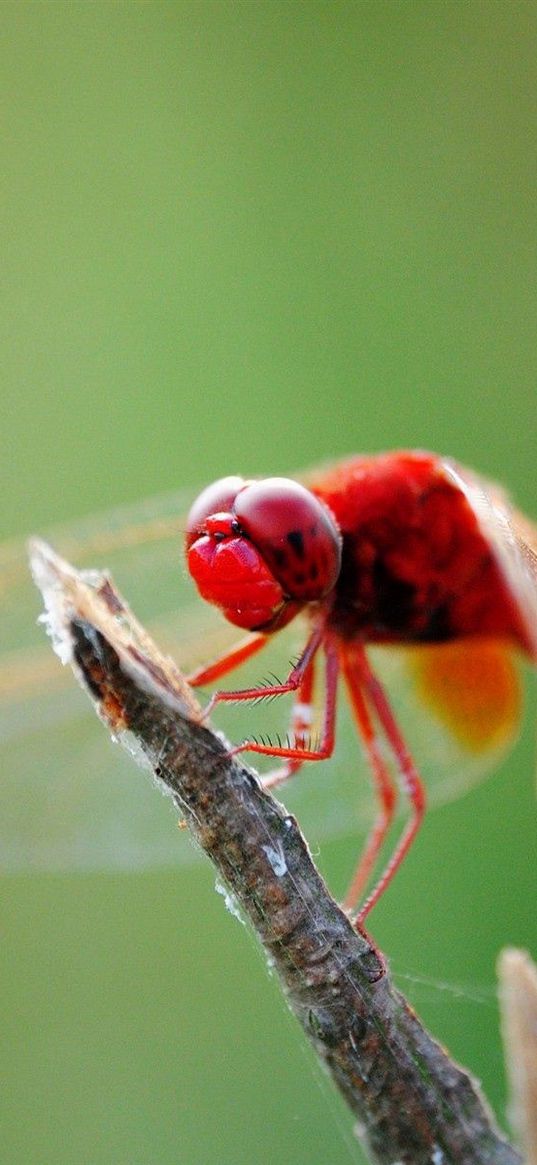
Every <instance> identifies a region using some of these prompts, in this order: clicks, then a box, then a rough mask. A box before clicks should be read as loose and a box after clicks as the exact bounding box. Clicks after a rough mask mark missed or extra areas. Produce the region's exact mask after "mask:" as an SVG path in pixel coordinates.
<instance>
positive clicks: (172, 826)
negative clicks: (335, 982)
mask: <svg viewBox="0 0 537 1165" xmlns="http://www.w3.org/2000/svg"><path fill="white" fill-rule="evenodd" d="M191 503H192V495H188V494H184V493H180V494H176V495H169V496H167V497H164V498H156V499H149V500H146V501H144V502H143V503H141V504H140V505H139V506H132V507H123V508H119V509H117V510H114V511H112V512H110V513H107V514H100V515H96V516H95V517H92V518H90V519H86V520H84V521H82V522H80V523H73V524H70V525H66V526H63V527H61V528H57V529H56V530H52V531H49V532H45V536H46V537H47V538H48V539H49V540H50V541H51V543H52V545H53V546H54V547H55V548H56V549H57V550H58V551H59V552H60V553H63V554H65V555H66V556H69V557H71V558H72V560H73V561H74V563H75V564H76V565H77V566H80V567H88V568H90V567H92V568H93V567H99V568H107V569H108V568H109V569H110V572H111V573H112V574H113V575H114V578H115V581H116V582H117V584H118V585H119V587H120V589H121V590H122V592H123V593H124V595H125V596H126V598H127V599H128V602H129V604H130V605H131V606H132V607H133V609H134V610H135V612H136V614H137V615H138V616H139V617H140V618H141V619H142V620H144V621H146V622H147V624H148V625H149V629H150V631H151V632H152V633H154V634H155V636H156V638H157V639H158V641H159V642H160V643H161V644H162V645H163V646H164V647H165V649H167V650H168V651H169V652H170V653H172V654H173V655H174V657H175V658H176V660H177V662H178V664H179V665H180V666H184V667H185V669H186V670H189V669H191V668H192V667H193V666H196V665H198V664H200V663H202V662H205V661H206V660H207V659H208V658H210V657H211V656H212V655H216V654H218V653H219V652H220V651H222V650H223V649H224V648H225V647H226V645H228V644H229V643H230V642H231V641H232V640H233V636H234V633H233V629H232V628H231V627H226V624H225V623H224V621H223V620H222V619H221V616H220V615H219V612H217V611H213V610H211V608H210V607H209V606H208V605H207V604H206V603H202V602H201V601H200V600H199V598H198V597H197V596H196V594H195V590H194V588H193V585H192V582H191V580H190V579H189V578H188V575H187V571H186V567H185V564H184V558H183V551H182V542H183V538H184V532H185V529H186V515H187V514H188V511H189V506H190V505H191ZM0 602H1V609H2V614H1V621H2V667H1V668H0V750H1V776H0V868H2V869H4V870H9V871H14V870H29V869H30V870H31V869H35V870H37V871H39V870H73V869H114V868H116V869H144V868H150V867H154V866H159V865H160V866H162V865H171V864H176V863H182V862H191V861H193V860H197V855H196V853H195V851H194V850H193V849H192V848H191V847H190V845H189V842H188V839H187V838H185V837H184V836H183V835H180V834H179V831H178V830H177V828H176V817H175V814H174V810H173V808H172V806H171V803H169V802H166V801H163V799H162V798H157V797H155V794H154V789H153V787H152V784H151V781H150V780H148V779H147V778H146V776H145V775H144V774H143V773H136V771H135V770H133V767H132V762H131V760H130V758H128V757H126V756H124V755H123V753H122V751H121V750H120V749H118V748H116V747H114V746H113V745H112V744H111V743H110V741H109V739H108V738H107V734H106V733H105V732H104V731H103V728H102V725H100V724H99V723H98V722H97V721H96V719H95V716H94V713H93V711H92V709H91V708H90V707H89V705H88V702H87V698H86V697H85V695H83V693H82V692H80V691H78V689H77V688H76V686H75V685H74V684H73V679H72V675H71V673H70V672H68V671H67V669H63V668H62V667H61V665H60V663H59V661H58V660H57V659H56V658H55V656H54V655H53V653H52V651H51V648H50V644H49V643H47V642H46V640H45V637H44V634H43V629H42V628H40V627H38V626H36V620H37V618H38V616H39V613H40V604H39V596H38V594H37V591H36V590H35V588H34V587H33V584H32V581H31V579H30V575H29V571H28V565H27V554H26V548H25V546H24V544H23V543H9V544H6V545H4V546H3V547H0ZM303 637H304V627H303V626H301V622H300V620H297V621H296V623H293V624H292V625H291V626H290V627H289V628H288V629H286V630H285V631H284V632H282V634H281V635H278V636H277V637H274V643H273V644H272V643H271V645H270V648H269V649H268V651H270V653H271V654H270V660H269V661H267V663H266V664H265V665H263V668H262V669H261V670H260V664H259V661H258V660H257V661H256V660H253V661H252V662H251V663H250V664H249V665H247V668H246V669H245V672H244V679H245V682H252V683H256V682H259V680H260V679H262V678H263V676H264V667H267V668H269V669H270V670H274V671H277V672H278V673H280V674H281V673H282V672H284V671H285V670H286V669H287V667H288V661H289V659H290V658H291V657H293V656H294V655H296V652H297V650H298V649H299V647H300V645H301V642H302V641H303ZM373 657H374V663H375V669H376V670H377V671H379V673H380V674H381V675H382V678H383V682H384V683H385V686H386V687H387V689H388V690H389V692H390V697H391V698H392V699H393V704H394V706H395V710H396V712H397V715H398V717H399V720H400V722H401V724H402V725H403V727H404V731H405V735H406V737H407V739H408V740H409V742H410V744H411V746H412V748H413V750H414V753H415V755H416V756H417V758H418V760H419V763H420V767H421V769H422V771H423V772H424V773H425V777H426V780H427V781H428V785H429V789H430V796H429V800H430V803H432V804H434V803H438V802H440V801H442V800H445V799H447V798H449V797H450V796H458V795H459V794H460V793H461V792H464V791H465V790H466V789H467V788H469V787H470V785H471V784H472V783H474V782H475V781H476V780H479V779H481V777H482V776H483V775H484V774H485V773H486V772H488V771H489V770H490V768H491V766H492V767H493V766H494V763H495V762H496V761H497V759H498V756H499V755H500V754H501V751H502V750H503V749H504V748H505V747H506V744H507V740H506V739H504V740H498V741H497V742H496V744H495V746H494V748H492V749H491V750H490V752H489V754H488V755H483V754H480V753H479V752H476V751H475V750H474V751H473V752H472V750H471V749H469V748H468V746H467V743H465V742H464V741H459V742H458V743H457V742H455V744H454V743H453V739H452V736H451V735H450V733H449V732H446V726H445V725H442V724H441V723H440V722H438V721H435V717H434V712H432V713H430V714H428V715H425V716H424V715H423V708H422V701H421V697H420V695H419V692H418V690H417V683H416V676H415V672H414V671H413V663H412V659H413V657H412V652H410V653H409V652H405V651H401V652H394V651H390V652H386V651H384V650H383V649H382V648H379V649H375V650H374V653H373ZM242 680H243V676H242V674H241V682H242ZM285 715H286V710H282V708H281V706H279V705H278V703H275V704H274V705H272V706H270V707H268V708H264V707H259V708H251V707H248V708H247V709H238V710H233V709H229V710H228V709H226V710H222V712H220V710H219V713H218V724H219V726H223V727H224V728H225V729H226V730H227V731H228V734H229V736H230V738H231V739H235V740H237V739H241V738H243V737H244V736H246V735H248V733H251V732H252V731H256V730H259V731H269V732H270V731H271V730H275V731H276V730H278V729H281V725H282V716H283V717H284V718H285ZM328 763H329V764H330V775H329V777H328V776H327V774H326V772H325V771H319V769H321V770H324V769H325V766H324V765H323V766H318V769H317V771H313V770H312V769H309V770H308V771H307V772H306V773H304V774H303V775H302V776H301V777H300V778H297V781H296V783H295V784H294V785H293V786H289V788H288V789H287V788H286V789H285V796H284V800H285V802H286V803H288V805H289V807H290V808H291V809H292V810H293V811H294V812H296V814H297V815H298V817H299V819H300V821H301V823H302V824H303V827H304V829H305V832H306V834H307V836H308V838H309V839H310V841H311V843H312V844H316V843H317V842H320V841H322V840H323V839H324V838H327V837H335V836H343V835H349V836H350V835H352V836H357V835H358V834H359V833H360V832H361V833H362V834H364V833H365V832H366V830H367V825H368V823H369V822H370V821H371V818H372V812H373V809H372V801H371V793H370V788H369V782H368V779H367V775H366V772H365V768H364V766H363V764H361V762H360V757H359V755H358V751H357V748H356V741H355V738H354V735H353V732H352V728H351V725H350V722H349V717H348V714H347V712H346V711H345V709H342V712H341V717H340V731H339V734H338V745H337V750H336V755H335V757H334V758H333V760H332V761H330V762H328Z"/></svg>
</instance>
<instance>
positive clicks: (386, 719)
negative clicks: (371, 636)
mask: <svg viewBox="0 0 537 1165" xmlns="http://www.w3.org/2000/svg"><path fill="white" fill-rule="evenodd" d="M356 659H357V664H358V666H359V668H360V674H361V682H362V688H363V691H364V693H365V695H366V698H367V700H368V701H369V704H370V706H371V707H372V708H373V711H374V713H375V715H376V717H377V719H378V721H379V723H380V726H381V728H382V731H383V733H384V736H385V739H386V741H387V743H388V745H389V746H390V749H391V751H392V754H393V757H394V759H395V763H396V765H397V769H398V772H399V776H400V779H401V783H402V786H403V788H404V790H405V792H406V794H407V796H408V798H409V801H410V805H411V809H412V817H411V819H410V821H409V822H408V825H407V827H406V829H405V830H404V832H403V834H402V836H401V838H400V839H399V842H398V844H397V846H396V848H395V850H394V852H393V854H392V856H391V858H390V860H389V862H388V865H387V866H386V869H385V870H384V872H383V873H382V874H381V876H380V878H379V880H378V882H377V883H376V885H375V886H374V888H373V890H372V891H371V894H370V895H369V897H368V898H367V899H366V901H365V902H364V904H363V906H361V908H360V910H359V911H358V914H357V916H356V920H355V921H356V924H357V925H358V926H361V925H362V923H363V921H364V918H366V916H367V915H368V914H369V911H370V910H371V909H372V908H373V906H374V905H375V903H376V902H378V900H379V898H380V896H381V894H383V892H384V890H385V889H386V887H387V885H388V884H389V882H391V880H392V878H393V876H394V874H395V873H396V871H397V870H398V869H399V866H400V865H401V862H402V861H403V858H404V857H405V856H406V854H407V853H408V851H409V849H410V847H411V845H412V842H413V841H414V838H415V837H416V834H417V832H418V830H419V827H420V825H421V823H422V821H423V816H424V813H425V804H426V799H425V789H424V787H423V783H422V781H421V778H420V776H419V773H418V771H417V769H416V766H415V765H414V762H413V760H412V757H411V756H410V753H409V751H408V749H407V747H406V744H405V742H404V740H403V737H402V735H401V733H400V731H399V728H398V726H397V722H396V720H395V717H394V715H393V713H392V710H391V708H390V705H389V702H388V699H387V697H386V695H385V692H384V689H383V687H382V684H381V683H380V682H379V680H378V679H377V677H376V676H375V674H374V673H373V671H372V670H371V668H370V666H369V662H368V660H367V657H366V654H365V651H364V650H363V649H362V650H361V651H360V653H359V656H357V657H356Z"/></svg>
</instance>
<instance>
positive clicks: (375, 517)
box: [186, 452, 537, 924]
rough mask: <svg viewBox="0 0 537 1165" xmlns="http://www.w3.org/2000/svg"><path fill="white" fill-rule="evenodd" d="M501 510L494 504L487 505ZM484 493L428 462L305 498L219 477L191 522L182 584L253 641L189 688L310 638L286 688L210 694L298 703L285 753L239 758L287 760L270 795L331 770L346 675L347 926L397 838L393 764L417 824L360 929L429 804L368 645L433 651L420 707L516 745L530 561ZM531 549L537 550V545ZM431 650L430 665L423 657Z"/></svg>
mask: <svg viewBox="0 0 537 1165" xmlns="http://www.w3.org/2000/svg"><path fill="white" fill-rule="evenodd" d="M495 502H496V504H495ZM529 533H530V531H529V530H528V527H527V526H526V527H525V534H526V537H524V536H523V535H522V534H521V533H519V532H517V530H516V529H515V528H514V527H513V526H512V525H511V524H510V521H509V518H508V515H507V511H506V509H505V506H504V505H500V506H498V504H497V499H495V497H494V493H493V492H492V491H491V490H490V489H485V488H484V486H483V483H481V482H480V481H479V480H478V479H477V478H475V477H473V476H472V475H471V474H469V473H468V471H465V470H462V469H461V468H460V467H458V466H455V465H454V464H452V463H451V462H449V461H447V460H445V459H443V458H440V457H436V456H434V455H431V454H428V453H419V452H416V453H409V452H398V453H389V454H384V455H381V456H376V457H356V458H353V459H352V460H349V461H345V462H342V463H341V464H339V465H336V466H335V467H334V468H332V469H330V470H328V471H327V472H326V473H324V474H319V476H314V477H312V478H311V480H310V481H309V483H308V487H306V486H304V485H301V484H300V483H298V482H295V481H292V480H288V479H286V478H278V477H275V478H267V479H265V480H262V481H244V480H243V479H242V478H238V477H227V478H223V479H222V480H220V481H217V482H215V483H214V485H212V486H209V487H208V488H207V489H206V490H204V491H203V493H202V494H201V495H200V497H199V498H198V499H197V501H196V502H195V503H194V505H193V506H192V509H191V511H190V514H189V517H188V524H187V534H186V552H187V561H188V566H189V570H190V572H191V574H192V576H193V578H194V580H195V582H196V584H197V586H198V589H199V592H200V594H201V595H202V597H203V598H204V599H207V600H208V601H209V602H212V603H214V604H215V605H216V606H217V607H218V608H220V610H221V611H222V612H223V614H224V615H225V616H226V618H227V619H228V620H229V621H230V622H231V623H233V624H234V625H236V626H239V627H242V628H245V629H247V630H249V631H251V632H254V634H253V635H251V636H250V637H249V639H248V640H246V642H244V643H242V644H240V645H239V646H238V647H236V648H234V649H232V650H231V651H228V652H226V653H225V654H224V655H221V656H220V658H219V659H218V660H216V661H215V662H214V663H212V664H211V665H210V666H208V667H204V668H202V669H201V670H199V671H197V672H195V673H194V675H193V676H191V677H190V682H191V684H193V685H196V686H197V685H204V684H213V683H214V682H215V681H217V680H220V679H221V678H222V677H223V676H225V675H227V674H228V673H229V672H230V671H232V670H233V669H235V668H236V667H237V666H238V665H239V664H241V663H243V662H244V661H245V660H246V659H248V658H249V657H250V656H252V655H253V654H254V653H255V652H257V651H259V650H260V649H261V648H263V647H264V646H265V645H266V643H267V642H268V641H269V639H270V636H271V635H273V634H274V633H275V632H277V631H279V630H280V629H281V628H282V627H285V626H286V624H288V623H289V622H290V621H291V620H292V619H294V617H295V616H296V615H297V614H298V613H299V612H304V613H306V615H307V618H308V622H309V633H308V635H307V638H306V644H305V647H304V648H303V650H302V652H301V654H300V656H299V658H298V660H297V662H296V663H295V664H294V665H293V667H292V668H291V670H290V672H289V674H288V676H287V678H286V679H285V680H283V682H272V683H269V684H267V685H265V686H264V688H263V689H262V690H261V691H260V689H259V687H246V688H242V689H234V690H231V691H217V692H216V693H215V695H213V697H212V700H211V701H210V704H209V706H208V710H207V711H208V712H210V711H211V710H212V709H213V708H214V706H215V705H216V704H217V703H218V702H220V701H233V702H238V701H242V700H250V701H251V700H253V699H259V698H260V696H262V697H267V698H268V697H274V696H280V695H284V694H285V693H288V692H293V693H294V694H295V703H294V707H293V712H292V717H291V732H290V737H289V739H288V741H287V743H286V744H285V745H283V744H282V743H281V742H278V743H277V744H275V743H274V742H271V741H268V742H267V741H258V740H246V741H245V742H244V743H243V744H242V745H240V746H239V747H238V748H236V749H234V750H233V751H235V752H239V751H244V750H247V751H250V752H255V753H261V754H265V755H268V756H271V757H278V758H282V759H284V761H285V763H284V764H283V765H282V766H281V768H280V769H279V770H278V771H276V772H275V773H273V774H272V775H271V776H269V777H267V778H265V782H264V783H265V785H266V786H270V787H274V786H276V785H278V784H280V783H281V782H282V781H285V780H287V778H288V777H290V776H291V775H292V774H294V773H296V772H297V770H298V769H299V768H300V766H301V765H302V764H303V762H304V761H313V760H325V759H326V758H327V757H329V756H331V755H332V752H333V749H334V742H335V718H336V689H337V683H338V676H339V675H340V674H342V675H343V678H344V680H345V684H346V687H347V692H348V696H349V700H350V704H351V708H352V712H353V715H354V719H355V721H356V726H357V728H358V732H359V734H360V737H361V740H362V743H363V747H364V750H365V753H366V757H367V760H368V763H369V767H370V770H371V775H372V777H373V781H374V785H375V789H376V794H377V800H378V804H379V810H378V815H377V818H376V821H375V823H374V825H373V828H372V830H371V832H370V835H369V839H368V841H367V843H366V846H365V848H364V850H363V852H362V856H361V859H360V862H359V864H358V867H357V869H356V872H355V874H354V877H353V879H352V882H351V885H350V887H349V890H348V893H347V896H346V898H345V901H344V905H345V906H346V907H347V908H348V909H349V911H355V909H356V906H357V903H358V901H359V899H360V896H361V894H362V892H363V889H364V886H365V885H367V883H368V880H369V877H370V875H371V871H372V869H373V868H374V866H375V863H376V860H377V858H378V855H379V852H380V849H381V846H382V844H383V842H384V840H385V838H386V835H387V832H388V829H389V828H390V825H391V823H392V819H393V815H394V810H395V804H396V795H397V792H396V785H395V783H394V781H393V778H392V775H391V773H390V769H389V766H388V765H387V763H386V762H385V759H384V756H383V752H382V750H381V747H380V744H381V741H383V742H384V744H385V746H386V747H387V749H388V750H389V751H390V752H391V754H392V757H393V761H394V764H395V771H396V774H397V776H398V777H399V781H400V784H401V785H402V787H403V789H404V791H405V792H406V794H407V796H408V799H409V802H410V807H411V817H410V820H409V822H408V824H407V826H406V829H405V830H404V832H403V834H402V836H401V838H400V840H399V842H398V844H397V846H396V848H395V850H394V852H393V854H392V857H391V858H390V861H389V862H388V865H387V866H386V868H385V870H384V872H383V873H382V874H381V876H380V878H379V879H378V881H377V883H376V885H375V886H374V888H373V890H372V891H371V893H370V894H369V896H368V897H367V898H366V900H365V902H364V903H363V904H362V906H361V907H360V909H359V910H358V912H357V914H356V922H357V923H358V924H361V923H362V922H363V920H364V919H365V917H366V915H367V914H368V913H369V911H370V910H371V908H372V907H373V906H374V905H375V903H376V902H377V901H378V899H379V898H380V896H381V894H382V893H383V891H384V890H385V889H386V887H387V885H388V883H389V882H390V881H391V879H392V878H393V876H394V874H395V873H396V871H397V869H398V868H399V866H400V865H401V862H402V860H403V858H404V857H405V855H406V854H407V853H408V850H409V849H410V846H411V844H412V842H413V841H414V838H415V836H416V834H417V831H418V828H419V826H420V824H421V821H422V819H423V815H424V811H425V791H424V786H423V783H422V780H421V778H420V776H419V774H418V771H417V768H416V766H415V764H414V761H413V759H412V756H411V754H410V752H409V749H408V748H407V745H406V744H405V741H404V739H403V736H402V734H401V732H400V730H399V727H398V724H397V721H396V718H395V716H394V715H393V712H392V709H391V707H390V703H389V700H388V698H387V695H386V693H385V691H384V688H383V686H382V685H381V683H380V682H379V680H378V678H377V676H376V674H375V672H374V670H373V668H372V667H371V664H370V662H369V660H368V657H367V651H366V647H367V645H368V644H401V643H403V644H415V645H418V644H419V645H420V646H421V645H425V644H427V645H429V650H428V651H422V653H421V655H419V656H417V657H416V679H417V681H418V682H419V685H420V688H421V691H422V693H423V696H424V697H425V700H426V701H428V702H429V703H430V704H432V705H436V706H438V707H440V708H441V709H442V710H443V712H444V715H445V716H446V718H447V719H448V720H450V721H451V722H452V723H453V725H454V727H458V728H459V731H460V732H461V733H462V734H465V735H467V736H468V737H469V738H470V739H474V738H475V739H477V740H478V741H479V743H481V742H482V740H483V739H486V738H487V736H488V735H489V734H490V733H493V734H494V733H497V732H498V729H499V727H500V730H501V731H505V730H507V731H509V730H510V726H511V724H512V722H513V719H514V718H515V717H516V712H517V705H518V689H517V683H516V680H515V677H514V673H513V670H512V664H511V661H510V657H509V649H510V648H516V649H518V650H519V651H521V652H523V653H524V654H525V655H527V656H528V658H529V659H531V660H532V661H533V662H537V557H536V554H535V550H534V549H532V546H531V544H530V541H529V538H528V534H529ZM534 544H535V543H534ZM432 645H434V646H433V650H431V646H432ZM321 653H322V655H323V656H324V664H325V687H324V715H323V724H322V730H321V735H320V739H319V741H318V743H316V744H315V743H313V742H312V741H311V740H310V739H309V731H310V726H311V720H312V698H313V689H314V679H315V665H316V661H317V658H318V656H319V654H321Z"/></svg>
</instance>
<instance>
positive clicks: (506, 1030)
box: [498, 948, 537, 1165]
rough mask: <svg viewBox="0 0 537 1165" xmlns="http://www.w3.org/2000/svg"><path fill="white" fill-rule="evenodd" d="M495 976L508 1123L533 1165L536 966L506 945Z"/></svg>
mask: <svg viewBox="0 0 537 1165" xmlns="http://www.w3.org/2000/svg"><path fill="white" fill-rule="evenodd" d="M498 975H499V979H500V1003H501V1011H502V1028H503V1039H504V1044H505V1052H506V1062H507V1070H508V1075H509V1079H510V1083H511V1105H510V1107H511V1118H512V1124H513V1127H514V1128H515V1129H516V1130H517V1133H518V1135H519V1137H520V1143H521V1144H522V1145H523V1146H524V1159H525V1162H526V1165H537V967H536V966H535V963H533V962H532V960H531V959H530V956H529V955H528V954H526V952H525V951H517V950H514V949H513V948H508V949H507V950H505V951H502V953H501V955H500V958H499V960H498Z"/></svg>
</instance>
